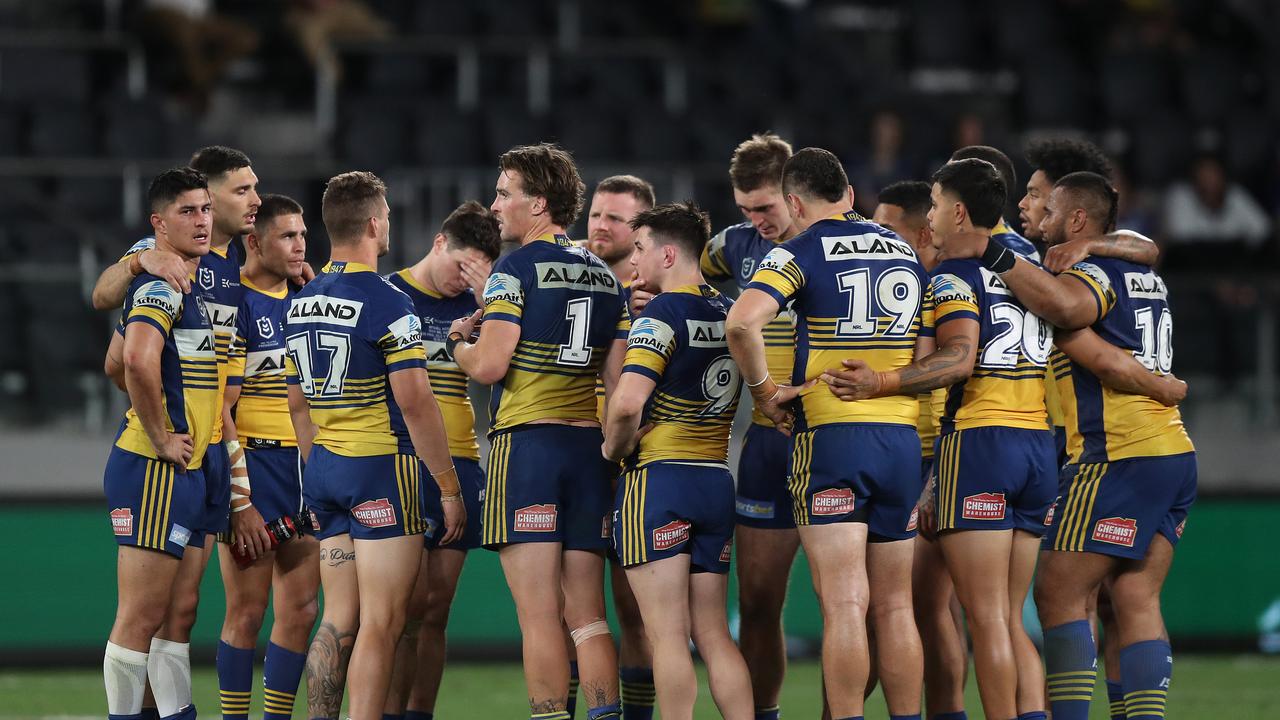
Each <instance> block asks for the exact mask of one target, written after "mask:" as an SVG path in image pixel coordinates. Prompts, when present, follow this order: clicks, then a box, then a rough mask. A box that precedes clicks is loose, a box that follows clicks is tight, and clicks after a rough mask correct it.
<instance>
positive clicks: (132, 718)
mask: <svg viewBox="0 0 1280 720" xmlns="http://www.w3.org/2000/svg"><path fill="white" fill-rule="evenodd" d="M143 710H144V711H145V710H146V708H143ZM107 720H143V713H138V714H137V715H112V714H111V713H107Z"/></svg>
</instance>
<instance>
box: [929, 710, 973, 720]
mask: <svg viewBox="0 0 1280 720" xmlns="http://www.w3.org/2000/svg"><path fill="white" fill-rule="evenodd" d="M929 720H969V713H967V712H965V711H963V710H961V711H959V712H949V713H938V714H937V715H934V716H933V717H931V718H929Z"/></svg>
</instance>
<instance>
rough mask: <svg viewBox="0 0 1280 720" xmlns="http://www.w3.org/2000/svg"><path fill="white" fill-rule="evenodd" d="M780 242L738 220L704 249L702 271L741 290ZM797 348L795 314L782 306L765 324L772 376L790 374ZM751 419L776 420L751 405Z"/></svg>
mask: <svg viewBox="0 0 1280 720" xmlns="http://www.w3.org/2000/svg"><path fill="white" fill-rule="evenodd" d="M777 246H778V243H775V242H773V241H772V240H767V239H765V238H764V236H762V235H761V234H760V233H759V232H757V231H756V229H755V226H753V225H752V224H751V223H739V224H737V225H731V226H730V227H727V228H725V229H724V230H721V231H720V232H719V233H718V234H716V236H715V237H713V238H711V242H709V243H707V246H706V248H704V249H703V251H702V262H701V265H702V274H703V275H704V276H705V277H707V278H708V279H710V280H729V279H730V278H732V279H733V281H734V282H735V283H736V284H737V286H738V292H742V291H743V290H745V289H746V288H747V286H748V285H750V284H751V276H752V275H754V274H755V271H756V266H758V265H759V264H760V261H761V260H763V259H764V256H765V255H768V254H769V252H770V251H771V250H773V249H774V248H775V247H777ZM795 352H796V316H795V314H794V313H792V312H791V308H789V307H783V309H782V311H781V312H779V313H778V316H777V317H775V318H774V319H773V320H771V321H770V322H769V324H768V325H766V326H765V327H764V359H765V363H766V365H767V366H768V368H769V376H770V377H773V378H777V379H778V380H779V381H782V380H783V379H784V378H789V377H791V372H792V369H793V366H794V363H795ZM751 422H753V423H755V424H756V425H764V426H765V427H773V421H772V420H770V419H769V418H767V417H765V415H764V413H762V412H760V411H759V410H757V409H755V408H754V407H752V409H751Z"/></svg>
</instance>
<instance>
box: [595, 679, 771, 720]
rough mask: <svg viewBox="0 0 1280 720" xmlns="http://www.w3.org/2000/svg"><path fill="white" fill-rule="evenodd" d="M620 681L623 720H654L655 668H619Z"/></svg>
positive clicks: (655, 695)
mask: <svg viewBox="0 0 1280 720" xmlns="http://www.w3.org/2000/svg"><path fill="white" fill-rule="evenodd" d="M618 679H619V680H620V681H621V685H622V718H623V720H653V701H654V698H656V697H657V691H655V690H654V689H653V668H649V667H624V668H618ZM757 717H759V713H757Z"/></svg>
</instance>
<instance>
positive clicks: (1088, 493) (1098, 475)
mask: <svg viewBox="0 0 1280 720" xmlns="http://www.w3.org/2000/svg"><path fill="white" fill-rule="evenodd" d="M1106 472H1107V463H1086V464H1081V465H1080V466H1079V467H1077V468H1076V474H1075V477H1073V478H1071V487H1070V488H1069V489H1068V490H1067V502H1066V504H1065V505H1064V507H1063V511H1062V519H1061V520H1060V521H1059V522H1061V527H1059V528H1058V536H1057V538H1056V539H1055V541H1054V543H1053V549H1054V550H1060V551H1065V552H1081V551H1083V550H1084V541H1085V535H1086V533H1087V532H1088V529H1089V517H1090V516H1091V515H1092V514H1093V506H1094V504H1095V502H1096V501H1097V499H1098V486H1099V485H1100V484H1101V483H1102V477H1103V475H1105V474H1106Z"/></svg>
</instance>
